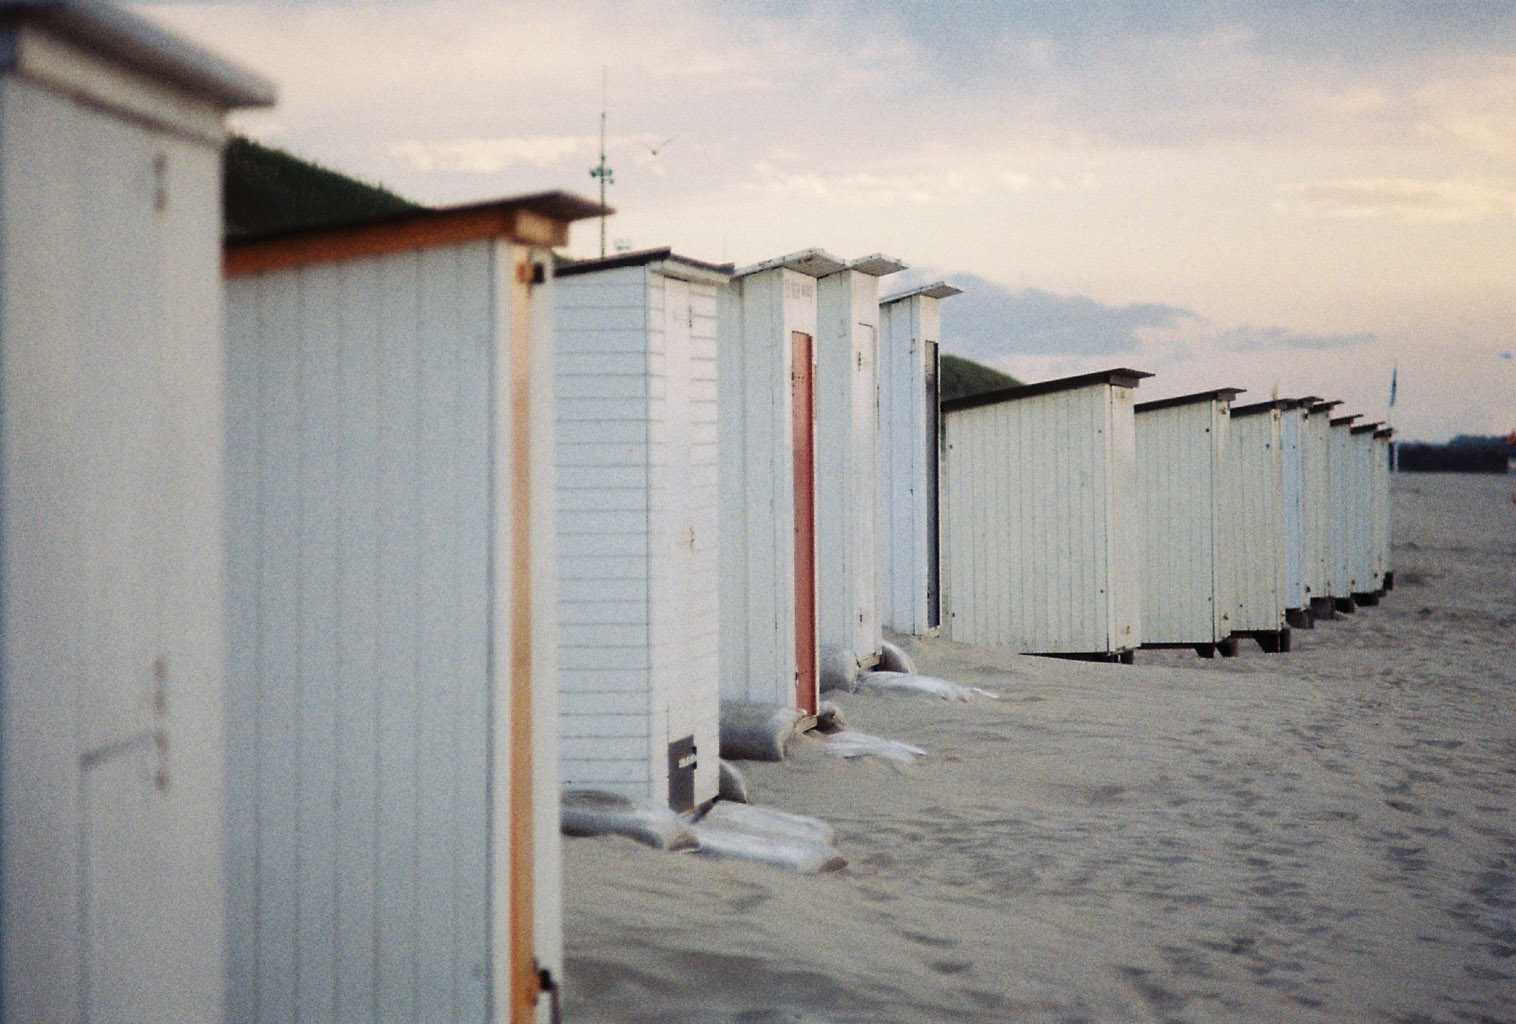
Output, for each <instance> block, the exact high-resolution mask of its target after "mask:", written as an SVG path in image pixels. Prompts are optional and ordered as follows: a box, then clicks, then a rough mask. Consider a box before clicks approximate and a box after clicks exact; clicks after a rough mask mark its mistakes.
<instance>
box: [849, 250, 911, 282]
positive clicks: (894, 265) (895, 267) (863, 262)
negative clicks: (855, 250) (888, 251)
mask: <svg viewBox="0 0 1516 1024" xmlns="http://www.w3.org/2000/svg"><path fill="white" fill-rule="evenodd" d="M847 269H849V270H856V271H858V273H860V274H867V275H869V276H870V277H884V276H885V275H886V274H893V273H896V272H897V271H901V270H904V269H905V264H904V263H902V262H900V261H899V260H897V259H894V258H893V257H890V256H885V255H883V254H881V253H877V252H876V253H874V254H873V255H872V256H860V257H858V258H857V259H856V260H849V261H848V265H847Z"/></svg>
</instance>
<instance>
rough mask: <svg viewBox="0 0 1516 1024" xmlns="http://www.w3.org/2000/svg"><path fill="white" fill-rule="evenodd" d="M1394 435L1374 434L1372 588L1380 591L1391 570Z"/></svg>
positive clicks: (1387, 433)
mask: <svg viewBox="0 0 1516 1024" xmlns="http://www.w3.org/2000/svg"><path fill="white" fill-rule="evenodd" d="M1393 437H1394V434H1393V433H1392V432H1391V431H1390V430H1388V429H1384V430H1379V431H1376V432H1375V434H1374V447H1375V452H1374V573H1375V576H1374V579H1375V589H1376V590H1383V589H1384V585H1385V577H1386V575H1387V574H1388V573H1390V572H1391V571H1392V569H1393V568H1394V562H1393V561H1392V558H1391V555H1390V541H1391V531H1392V524H1391V520H1390V445H1391V444H1392V443H1393V440H1392V439H1393Z"/></svg>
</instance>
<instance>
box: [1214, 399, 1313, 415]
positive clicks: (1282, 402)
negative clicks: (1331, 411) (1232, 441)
mask: <svg viewBox="0 0 1516 1024" xmlns="http://www.w3.org/2000/svg"><path fill="white" fill-rule="evenodd" d="M1312 401H1314V399H1310V398H1271V399H1269V400H1268V401H1266V402H1249V403H1248V404H1247V405H1234V406H1232V419H1234V420H1235V419H1236V418H1237V417H1239V416H1258V415H1261V414H1262V413H1266V412H1271V411H1273V410H1274V409H1278V410H1280V411H1281V412H1283V411H1284V410H1286V409H1300V408H1304V407H1305V406H1306V405H1307V403H1309V402H1312Z"/></svg>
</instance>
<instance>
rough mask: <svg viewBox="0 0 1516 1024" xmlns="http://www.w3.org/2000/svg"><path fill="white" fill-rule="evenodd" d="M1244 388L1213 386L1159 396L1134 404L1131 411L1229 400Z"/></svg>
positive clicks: (1153, 410)
mask: <svg viewBox="0 0 1516 1024" xmlns="http://www.w3.org/2000/svg"><path fill="white" fill-rule="evenodd" d="M1246 390H1247V388H1215V389H1213V390H1211V391H1197V392H1195V393H1194V394H1193V395H1176V396H1175V397H1173V398H1159V399H1155V400H1154V401H1151V402H1143V403H1142V404H1141V405H1137V406H1134V407H1133V411H1134V412H1155V411H1157V410H1159V409H1174V408H1177V407H1179V406H1181V405H1199V404H1200V403H1201V402H1231V400H1232V399H1234V398H1236V397H1237V396H1238V395H1240V394H1242V393H1243V392H1244V391H1246Z"/></svg>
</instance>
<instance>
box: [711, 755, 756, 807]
mask: <svg viewBox="0 0 1516 1024" xmlns="http://www.w3.org/2000/svg"><path fill="white" fill-rule="evenodd" d="M717 765H718V769H717V775H716V796H718V797H719V798H721V799H722V800H730V801H732V802H734V803H739V804H746V803H751V802H752V801H751V800H749V799H748V795H747V779H744V778H743V777H742V771H741V769H739V768H738V767H737V766H736V765H734V764H732V762H730V761H727V760H719V761H718V762H717Z"/></svg>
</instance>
